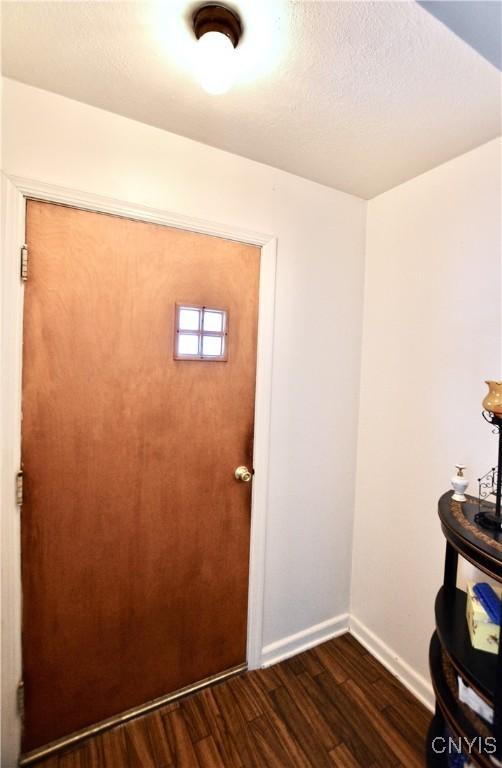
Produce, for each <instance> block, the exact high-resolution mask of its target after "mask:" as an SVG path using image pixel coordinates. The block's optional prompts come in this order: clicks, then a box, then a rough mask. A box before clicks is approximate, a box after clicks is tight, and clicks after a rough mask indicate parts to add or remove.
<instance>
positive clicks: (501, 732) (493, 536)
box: [427, 491, 502, 768]
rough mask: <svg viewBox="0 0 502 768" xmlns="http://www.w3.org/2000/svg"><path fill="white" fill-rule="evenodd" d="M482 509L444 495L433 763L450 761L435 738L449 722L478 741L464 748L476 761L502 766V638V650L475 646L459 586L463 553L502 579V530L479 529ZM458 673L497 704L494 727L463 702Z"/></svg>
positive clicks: (433, 655) (432, 656)
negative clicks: (493, 651)
mask: <svg viewBox="0 0 502 768" xmlns="http://www.w3.org/2000/svg"><path fill="white" fill-rule="evenodd" d="M477 511H478V502H477V500H475V499H472V498H468V501H467V502H464V503H462V504H461V503H459V502H457V501H453V499H452V492H451V491H450V492H449V493H445V494H444V495H443V496H442V497H441V499H440V500H439V518H440V520H441V527H442V530H443V533H444V535H445V537H446V556H445V569H444V582H443V586H442V587H441V589H440V590H439V592H438V595H437V598H436V605H435V611H436V631H435V632H434V634H433V636H432V639H431V644H430V652H429V664H430V671H431V677H432V685H433V688H434V693H435V696H436V713H435V715H434V717H433V719H432V722H431V725H430V727H429V732H428V735H427V766H428V768H433V767H434V766H437V768H440V767H441V766H446V765H447V761H448V755H447V751H444V752H442V751H441V750H437V751H434V749H433V744H435V745H437V744H440V745H443V742H441V741H439V742H438V741H436V742H434V739H435V738H436V737H438V736H444V731H445V725H446V726H448V729H449V730H450V732H451V734H452V736H453V737H454V739H455V740H456V741H457V742H458V739H459V738H461V739H462V740H463V744H464V746H466V745H467V744H471V745H473V746H472V748H471V751H470V752H469V750H468V749H467V748H466V749H465V754H466V755H467V756H468V757H470V759H471V761H472V762H473V763H474V764H475V765H478V766H482V767H483V768H494V766H497V765H502V642H501V643H500V644H499V653H498V655H496V654H490V653H486V652H485V651H478V650H476V649H474V648H473V647H472V645H471V641H470V637H469V629H468V626H467V621H466V617H465V609H466V595H465V592H462V591H461V590H459V589H457V586H456V583H457V565H458V556H459V554H460V555H461V556H462V557H464V558H465V559H466V560H469V561H470V562H471V563H473V565H475V566H476V567H477V568H479V569H480V570H481V571H484V572H485V573H486V574H488V575H489V576H491V577H493V578H494V579H497V581H499V582H502V533H501V532H493V531H487V530H484V529H482V528H480V527H479V526H478V525H477V524H476V523H475V522H474V515H475V514H476V512H477ZM457 675H460V676H461V677H462V678H463V679H464V681H465V683H466V684H467V685H468V686H469V687H470V688H472V689H473V690H475V691H476V693H477V694H478V695H479V696H481V698H482V699H484V700H485V701H486V702H487V703H488V704H489V705H490V706H491V707H492V708H493V709H494V722H493V726H488V725H487V724H486V723H485V721H484V720H482V719H481V718H480V717H478V715H476V713H475V712H473V711H472V710H471V709H470V707H468V706H466V705H465V704H463V703H462V702H460V701H459V698H458V688H457ZM494 739H495V741H496V744H497V752H496V753H494V744H495V741H494ZM494 758H495V760H494Z"/></svg>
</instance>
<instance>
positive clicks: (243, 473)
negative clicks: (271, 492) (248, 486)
mask: <svg viewBox="0 0 502 768" xmlns="http://www.w3.org/2000/svg"><path fill="white" fill-rule="evenodd" d="M234 477H235V479H236V480H240V481H241V483H249V481H250V480H251V478H252V474H251V472H250V471H249V469H248V468H247V467H237V469H236V470H235V472H234Z"/></svg>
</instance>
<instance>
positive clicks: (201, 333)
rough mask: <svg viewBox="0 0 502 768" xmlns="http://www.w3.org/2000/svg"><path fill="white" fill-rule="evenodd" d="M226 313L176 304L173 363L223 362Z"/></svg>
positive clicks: (225, 339) (225, 348) (193, 305)
mask: <svg viewBox="0 0 502 768" xmlns="http://www.w3.org/2000/svg"><path fill="white" fill-rule="evenodd" d="M227 336H228V312H227V311H226V310H225V309H217V308H215V307H205V306H199V305H197V304H176V318H175V339H174V359H175V360H207V361H211V360H213V361H215V360H227Z"/></svg>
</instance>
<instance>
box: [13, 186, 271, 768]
mask: <svg viewBox="0 0 502 768" xmlns="http://www.w3.org/2000/svg"><path fill="white" fill-rule="evenodd" d="M27 199H36V200H41V201H44V202H50V203H60V204H63V205H68V206H71V207H74V208H81V209H84V210H89V211H95V212H100V213H109V214H112V215H115V216H119V217H124V218H128V219H136V220H139V221H144V222H149V223H152V224H161V225H164V226H168V227H174V228H177V229H184V230H188V231H190V232H198V233H201V234H207V235H213V236H216V237H222V238H225V239H228V240H236V241H238V242H242V243H246V244H249V245H257V246H260V247H261V259H260V287H259V307H258V343H257V369H256V392H255V422H254V455H253V466H254V469H255V477H254V479H253V489H252V499H251V531H250V536H251V538H250V557H249V592H248V627H247V664H248V668H249V669H257V668H259V667H260V666H261V665H262V649H263V607H264V587H265V546H266V521H267V507H268V475H269V454H270V417H271V395H272V368H273V351H274V350H273V339H274V315H275V288H276V264H277V239H276V237H274V236H273V235H268V234H263V233H259V232H253V231H249V230H244V229H240V228H238V227H232V226H228V225H225V224H219V223H216V222H211V221H206V220H203V219H198V218H193V217H190V216H183V215H180V214H178V213H173V212H170V211H164V210H158V209H154V208H149V207H146V206H143V205H139V204H134V203H131V202H126V201H121V200H115V199H113V198H109V197H103V196H100V195H96V194H91V193H88V192H82V191H79V190H76V189H67V188H64V187H59V186H56V185H53V184H47V183H45V182H40V181H35V180H32V179H26V178H20V177H16V176H7V175H6V174H4V173H2V186H1V200H2V254H3V258H2V265H1V291H2V292H1V315H0V317H1V326H0V327H1V353H0V360H1V370H2V374H1V375H2V379H1V392H2V403H1V412H0V423H1V428H2V474H1V480H0V483H1V484H0V499H1V504H2V530H1V534H2V535H1V540H2V543H1V550H2V552H1V554H2V710H3V718H2V760H3V761H5V762H2V764H4V765H6V766H8V768H11V765H12V768H13V767H14V765H15V764H16V763H17V759H18V757H19V753H20V735H21V720H20V716H19V713H18V710H19V706H18V684H19V682H20V680H21V679H22V653H21V620H22V613H21V599H22V593H21V552H20V515H19V507H17V506H16V501H15V478H16V474H17V472H18V471H19V468H20V458H21V385H22V378H21V376H22V343H23V300H24V283H23V282H22V281H21V279H20V250H21V247H22V246H23V245H24V242H25V215H26V201H27ZM28 279H29V277H28ZM9 761H10V762H9Z"/></svg>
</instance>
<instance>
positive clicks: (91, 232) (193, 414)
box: [21, 201, 260, 751]
mask: <svg viewBox="0 0 502 768" xmlns="http://www.w3.org/2000/svg"><path fill="white" fill-rule="evenodd" d="M27 244H28V249H29V260H30V263H29V278H28V282H27V283H26V291H25V308H24V347H23V393H22V396H23V421H22V461H23V470H24V473H25V482H24V486H25V487H24V503H23V507H22V523H21V530H22V586H23V634H22V638H23V679H24V684H25V727H24V738H23V749H24V751H27V750H32V749H34V748H36V747H38V746H40V745H44V744H46V743H48V742H50V741H52V740H55V739H58V738H60V737H63V736H65V735H68V734H69V733H71V732H74V731H76V730H80V729H82V728H84V727H86V726H88V725H91V724H93V723H97V722H99V721H101V720H103V719H105V718H108V717H110V716H113V715H114V714H117V713H120V712H123V711H125V710H127V709H130V708H132V707H136V706H139V705H141V704H142V703H144V702H148V701H150V700H152V699H155V698H157V697H160V696H163V695H165V694H166V693H169V692H172V691H176V690H177V689H179V688H181V687H183V686H186V685H189V684H191V683H193V682H195V681H198V680H201V679H203V678H206V677H209V676H211V675H214V674H216V673H219V672H221V671H223V670H226V669H228V668H231V667H233V666H235V665H238V664H240V663H242V662H244V661H245V659H246V619H247V593H248V562H249V534H250V501H251V483H248V484H245V483H239V482H237V481H236V480H235V478H234V470H235V468H236V467H237V466H238V465H241V464H245V465H247V466H249V467H251V466H252V452H253V416H254V390H255V372H256V334H257V311H258V281H259V261H260V251H259V249H258V248H256V247H254V246H249V245H243V244H241V243H236V242H231V241H227V240H223V239H220V238H216V237H209V236H205V235H199V234H194V233H189V232H186V231H181V230H176V229H170V228H167V227H163V226H157V225H153V224H147V223H143V222H138V221H131V220H127V219H122V218H118V217H114V216H109V215H104V214H99V213H91V212H86V211H80V210H76V209H73V208H69V207H64V206H59V205H53V204H48V203H42V202H35V201H30V202H28V206H27ZM177 302H182V303H183V302H186V303H190V304H194V305H200V306H206V307H217V308H225V309H226V310H227V311H228V328H227V330H228V335H227V337H226V340H227V343H228V359H227V360H226V361H214V360H210V361H207V360H175V359H174V351H173V346H174V343H175V342H174V341H173V339H175V338H176V333H175V328H174V327H173V326H174V323H175V305H176V303H177Z"/></svg>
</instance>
